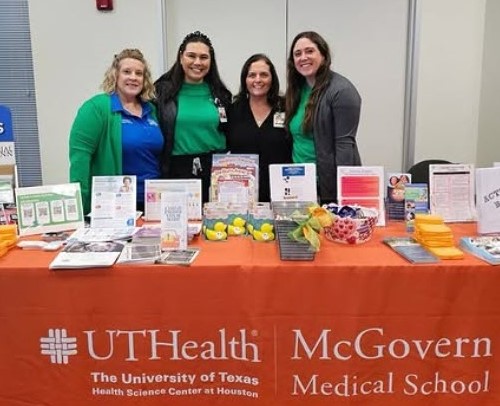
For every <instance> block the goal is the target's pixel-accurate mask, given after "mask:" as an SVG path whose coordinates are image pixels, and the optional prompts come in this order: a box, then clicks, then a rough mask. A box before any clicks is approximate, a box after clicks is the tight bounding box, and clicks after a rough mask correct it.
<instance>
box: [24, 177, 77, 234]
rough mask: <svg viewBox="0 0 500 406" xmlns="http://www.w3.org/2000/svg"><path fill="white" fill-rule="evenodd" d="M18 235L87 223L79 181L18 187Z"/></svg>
mask: <svg viewBox="0 0 500 406" xmlns="http://www.w3.org/2000/svg"><path fill="white" fill-rule="evenodd" d="M16 205H17V210H18V226H19V235H33V234H43V233H55V232H59V231H66V230H72V229H76V228H79V227H83V226H84V221H83V207H82V195H81V192H80V184H79V183H67V184H61V185H50V186H33V187H22V188H16Z"/></svg>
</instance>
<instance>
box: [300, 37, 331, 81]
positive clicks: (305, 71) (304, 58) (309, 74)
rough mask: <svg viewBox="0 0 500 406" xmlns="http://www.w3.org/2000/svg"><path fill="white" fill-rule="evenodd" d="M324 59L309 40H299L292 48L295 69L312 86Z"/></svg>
mask: <svg viewBox="0 0 500 406" xmlns="http://www.w3.org/2000/svg"><path fill="white" fill-rule="evenodd" d="M324 60H325V57H324V56H323V55H322V54H321V52H320V51H319V49H318V46H317V45H316V44H315V43H314V42H313V41H311V40H310V39H309V38H305V37H303V38H300V39H299V40H297V42H296V43H295V45H294V47H293V62H294V65H295V69H297V72H299V73H300V74H301V75H302V76H304V77H305V78H306V80H307V82H308V83H309V85H313V84H314V82H315V80H316V73H317V72H318V69H319V68H320V66H321V65H322V64H323V62H324Z"/></svg>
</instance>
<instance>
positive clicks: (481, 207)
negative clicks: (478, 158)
mask: <svg viewBox="0 0 500 406" xmlns="http://www.w3.org/2000/svg"><path fill="white" fill-rule="evenodd" d="M476 208H477V232H478V233H479V234H492V233H500V166H498V167H494V168H478V169H476Z"/></svg>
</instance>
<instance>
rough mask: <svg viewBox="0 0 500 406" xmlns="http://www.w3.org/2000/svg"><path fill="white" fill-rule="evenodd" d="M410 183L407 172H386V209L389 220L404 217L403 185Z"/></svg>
mask: <svg viewBox="0 0 500 406" xmlns="http://www.w3.org/2000/svg"><path fill="white" fill-rule="evenodd" d="M408 183H411V174H409V173H394V172H391V173H388V174H387V176H386V191H387V194H386V210H387V218H388V219H389V220H404V218H405V186H406V185H407V184H408Z"/></svg>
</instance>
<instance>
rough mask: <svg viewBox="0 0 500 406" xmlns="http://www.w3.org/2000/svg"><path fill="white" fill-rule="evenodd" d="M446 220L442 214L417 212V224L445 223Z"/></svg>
mask: <svg viewBox="0 0 500 406" xmlns="http://www.w3.org/2000/svg"><path fill="white" fill-rule="evenodd" d="M443 223H444V220H443V218H442V217H441V216H438V215H437V214H424V213H416V214H415V224H443Z"/></svg>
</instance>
